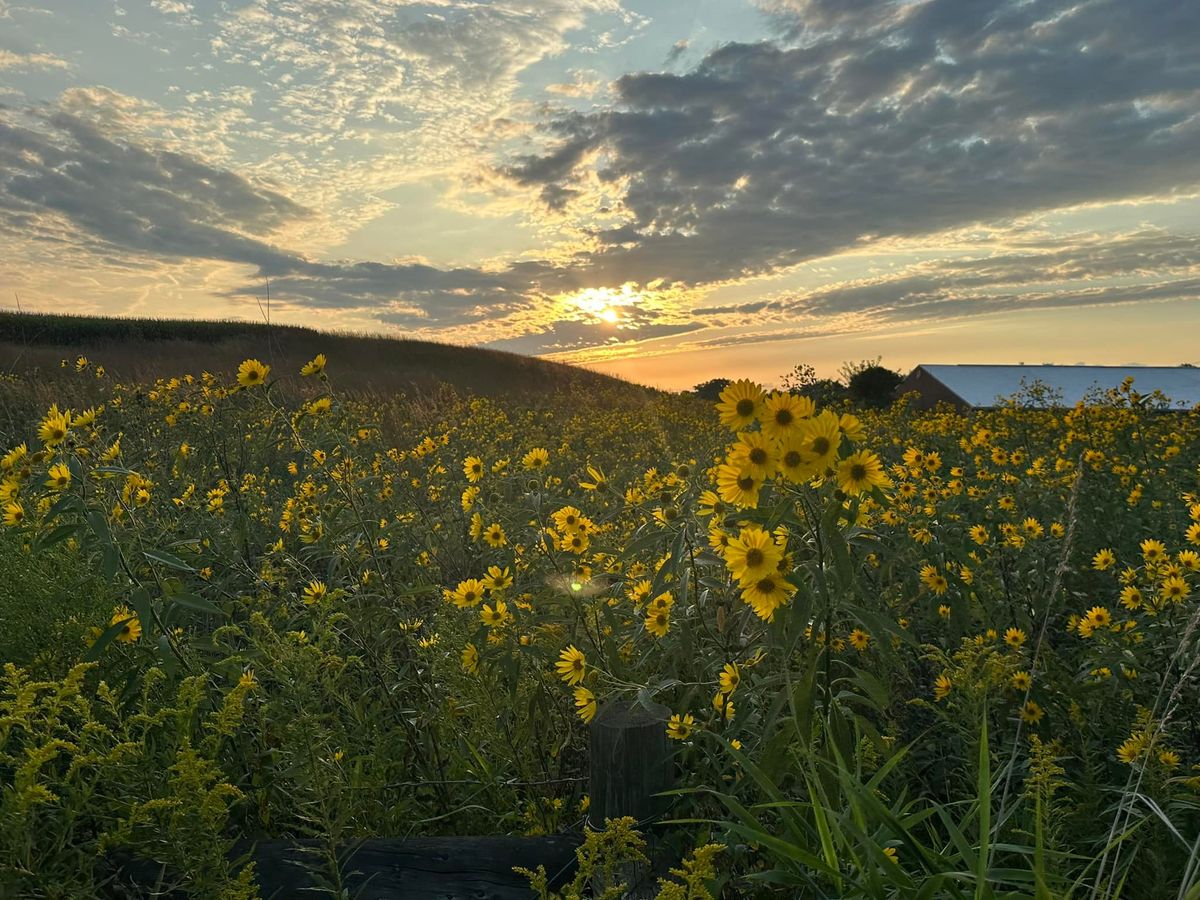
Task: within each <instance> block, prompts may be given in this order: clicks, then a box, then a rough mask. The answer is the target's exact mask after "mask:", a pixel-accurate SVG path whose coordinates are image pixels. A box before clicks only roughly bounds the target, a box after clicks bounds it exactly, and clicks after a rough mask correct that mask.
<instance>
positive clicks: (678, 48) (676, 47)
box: [663, 38, 689, 68]
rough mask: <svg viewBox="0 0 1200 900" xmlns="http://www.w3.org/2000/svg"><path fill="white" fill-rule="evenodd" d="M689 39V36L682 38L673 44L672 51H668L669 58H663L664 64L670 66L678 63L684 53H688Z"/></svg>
mask: <svg viewBox="0 0 1200 900" xmlns="http://www.w3.org/2000/svg"><path fill="white" fill-rule="evenodd" d="M688 44H689V41H688V39H687V38H681V39H680V40H678V41H676V42H675V43H674V44H672V45H671V49H670V51H669V52H668V53H667V58H666V59H665V60H663V66H665V67H667V68H670V67H671V66H673V65H674V64H675V63H677V62H678V61H679V59H680V57H682V56H683V54H685V53H687V49H688Z"/></svg>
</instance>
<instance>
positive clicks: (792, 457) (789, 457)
mask: <svg viewBox="0 0 1200 900" xmlns="http://www.w3.org/2000/svg"><path fill="white" fill-rule="evenodd" d="M800 463H801V457H800V451H799V450H789V451H788V452H787V453H785V454H783V464H784V466H786V467H787V468H789V469H794V468H796V467H797V466H798V465H800Z"/></svg>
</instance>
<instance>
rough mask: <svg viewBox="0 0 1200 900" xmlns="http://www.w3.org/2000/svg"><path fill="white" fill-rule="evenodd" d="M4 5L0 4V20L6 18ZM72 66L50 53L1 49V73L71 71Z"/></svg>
mask: <svg viewBox="0 0 1200 900" xmlns="http://www.w3.org/2000/svg"><path fill="white" fill-rule="evenodd" d="M4 15H5V13H4V5H3V4H0V19H3V18H4ZM70 68H71V64H70V63H69V62H67V61H66V60H65V59H61V58H59V57H57V56H54V55H53V54H50V53H15V52H13V51H12V50H4V49H0V72H2V71H4V70H6V69H10V70H18V71H19V70H21V69H70Z"/></svg>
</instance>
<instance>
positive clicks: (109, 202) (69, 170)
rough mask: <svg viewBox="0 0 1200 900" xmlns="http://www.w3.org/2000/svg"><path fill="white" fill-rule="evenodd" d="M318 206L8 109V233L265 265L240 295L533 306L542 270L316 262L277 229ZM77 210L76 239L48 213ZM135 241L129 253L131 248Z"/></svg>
mask: <svg viewBox="0 0 1200 900" xmlns="http://www.w3.org/2000/svg"><path fill="white" fill-rule="evenodd" d="M311 215H312V212H311V211H310V210H308V209H306V208H305V207H303V206H301V205H300V204H298V203H295V202H294V201H292V200H291V199H289V198H288V197H286V196H284V195H283V194H280V193H278V192H276V191H274V190H270V189H267V188H264V187H262V186H258V185H255V184H253V183H252V182H250V181H249V180H247V179H245V178H243V177H241V176H240V175H237V174H235V173H233V172H229V171H227V170H224V169H220V168H217V167H215V166H212V165H210V164H208V163H205V162H203V161H201V160H199V159H197V158H195V157H192V156H188V155H185V154H181V153H176V152H172V151H168V150H162V149H152V148H148V147H144V146H140V145H138V144H135V143H132V142H129V141H118V140H114V139H112V138H110V137H108V136H106V135H105V134H103V133H102V132H101V131H100V130H99V129H98V128H97V127H96V126H95V125H94V124H92V123H89V122H87V121H85V120H83V119H80V118H77V117H75V116H71V115H68V114H65V113H55V114H52V115H48V116H45V117H44V118H41V119H40V120H38V121H37V123H36V124H31V125H30V126H28V127H27V126H24V125H20V124H17V122H16V121H15V120H13V119H4V118H0V233H3V232H5V231H7V232H8V233H10V234H17V233H20V234H21V235H22V236H23V237H25V238H34V239H38V238H40V239H42V240H45V241H56V242H64V241H65V240H68V239H69V240H73V241H75V242H82V243H85V244H87V245H88V246H89V248H90V249H91V250H92V251H93V252H94V253H95V254H96V255H97V258H99V259H103V258H104V257H105V256H108V255H116V256H120V257H123V258H124V260H125V262H126V263H128V262H129V261H130V259H131V258H132V257H137V256H138V255H142V256H151V257H163V258H174V259H193V258H199V259H213V260H221V261H225V262H232V263H242V264H246V265H249V266H253V267H254V268H255V269H256V270H257V278H256V279H255V280H254V281H253V282H252V283H250V284H247V285H246V286H245V288H244V289H242V290H241V291H239V292H237V293H238V294H255V295H258V294H261V292H262V290H263V280H264V279H266V278H270V279H271V289H272V293H273V294H274V295H275V296H277V297H279V298H280V299H285V300H288V299H290V300H294V301H298V302H301V303H306V304H309V305H314V306H326V307H342V308H349V307H359V306H372V305H378V304H380V303H385V302H386V303H390V304H395V306H396V307H397V308H398V310H399V311H394V312H391V313H389V314H388V316H389V318H390V319H391V320H393V321H395V322H397V323H417V322H420V323H423V324H428V325H437V324H448V323H460V322H469V321H473V320H475V319H478V318H481V317H484V316H486V315H492V314H495V312H496V311H497V310H512V309H517V308H520V307H521V306H522V305H523V304H524V302H525V301H524V300H523V299H522V298H521V296H520V294H519V292H518V290H526V289H528V288H529V286H530V282H531V278H533V277H536V276H537V275H539V274H541V273H540V272H539V271H538V270H537V267H536V266H532V267H531V266H528V265H527V266H523V267H520V268H519V269H514V270H512V272H510V273H509V274H504V273H498V274H489V273H484V272H482V271H480V270H477V269H446V270H443V269H437V268H434V267H432V266H426V265H420V264H385V263H370V262H363V263H338V262H329V263H321V262H312V261H309V260H307V259H304V258H303V257H301V256H299V255H297V254H295V253H291V252H288V251H286V250H282V249H279V248H278V247H276V246H275V245H273V244H272V243H271V242H270V240H269V238H270V236H271V235H272V234H273V233H274V232H276V231H278V230H279V229H280V228H282V227H283V226H284V225H286V224H288V223H290V222H293V221H295V220H297V219H304V218H308V217H309V216H311ZM50 218H54V219H59V220H65V221H66V222H68V223H69V224H70V226H71V227H72V228H73V229H74V233H73V234H72V235H70V236H69V237H64V236H63V235H62V234H61V233H60V230H58V229H56V228H54V227H51V223H50V222H49V221H48V219H50ZM122 251H123V252H122Z"/></svg>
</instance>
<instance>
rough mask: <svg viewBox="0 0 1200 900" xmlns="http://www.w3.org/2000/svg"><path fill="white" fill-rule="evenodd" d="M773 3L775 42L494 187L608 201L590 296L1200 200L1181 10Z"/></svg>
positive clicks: (702, 68) (1194, 77)
mask: <svg viewBox="0 0 1200 900" xmlns="http://www.w3.org/2000/svg"><path fill="white" fill-rule="evenodd" d="M769 6H770V10H771V12H772V13H773V15H774V16H775V20H776V22H777V23H778V25H779V27H780V29H781V32H782V34H781V37H779V38H777V39H772V40H764V41H760V42H756V43H733V44H727V45H725V46H723V47H720V48H718V49H716V50H714V51H712V52H711V53H709V54H708V55H707V56H706V57H704V59H703V60H702V61H701V62H700V63H699V64H697V65H696V66H695V67H693V68H692V69H690V70H689V71H686V72H684V73H680V74H671V73H661V72H660V73H635V74H628V75H625V76H623V77H622V78H620V79H618V80H617V81H616V82H615V84H614V91H615V100H614V102H613V103H612V104H611V105H609V106H608V107H606V108H603V109H600V110H596V111H591V112H569V111H564V112H562V113H560V114H559V115H557V116H556V117H555V118H554V119H553V120H551V121H547V122H546V123H545V128H546V131H547V133H548V134H549V135H550V136H551V138H552V140H553V144H552V146H551V147H550V148H549V149H547V150H545V151H542V152H538V153H533V154H527V155H525V156H522V157H515V158H513V160H512V161H511V164H510V165H508V166H507V167H506V168H505V170H504V171H505V174H506V175H507V176H508V177H509V178H510V179H511V180H512V181H513V182H514V183H516V184H519V185H521V186H523V187H527V188H530V189H534V190H538V191H540V192H541V194H542V198H543V200H544V202H545V204H546V205H547V207H549V208H551V209H552V210H556V211H559V212H560V213H564V214H567V215H569V214H570V210H571V208H572V204H573V203H575V202H576V201H577V200H579V199H581V198H582V197H583V196H585V195H586V193H587V191H588V189H589V188H588V184H589V179H594V180H596V181H597V182H598V183H599V184H601V185H607V186H609V187H610V188H611V187H613V186H619V187H620V189H621V191H622V197H621V212H622V214H623V215H624V217H625V221H624V223H623V224H621V225H619V226H616V227H602V228H596V229H594V231H593V235H594V238H595V239H596V241H597V242H598V247H597V249H596V250H594V251H593V252H592V253H591V254H590V255H589V257H588V258H587V259H586V260H581V268H583V269H586V271H588V273H589V276H590V277H594V278H596V279H598V280H608V281H609V282H613V281H622V280H627V279H633V280H636V281H641V282H644V281H648V280H650V279H652V278H655V277H667V278H669V279H672V280H686V281H688V282H690V283H693V284H697V283H711V282H717V281H721V280H725V279H731V278H733V279H736V278H741V277H745V276H747V275H752V274H761V273H766V272H773V271H778V270H780V269H784V268H787V267H789V266H793V265H795V264H797V263H800V262H803V261H805V260H811V259H816V258H819V257H823V256H827V255H830V254H833V253H837V252H839V251H843V250H845V249H847V248H852V247H861V246H867V245H869V244H871V243H872V242H873V241H877V240H879V239H881V238H912V237H917V236H922V235H927V234H932V233H937V232H941V231H945V230H947V229H952V228H958V227H962V226H965V225H968V224H970V223H973V222H999V221H1004V220H1006V219H1009V218H1012V217H1017V216H1023V215H1027V214H1029V213H1032V212H1034V211H1037V210H1046V209H1053V208H1058V207H1063V206H1069V205H1072V204H1078V203H1083V202H1102V201H1114V200H1123V199H1128V198H1138V197H1146V196H1151V195H1163V194H1168V193H1170V192H1172V191H1176V190H1179V189H1180V188H1183V187H1187V186H1193V185H1196V184H1200V156H1198V155H1197V154H1196V153H1195V152H1194V148H1195V147H1196V146H1198V145H1200V115H1198V114H1197V109H1198V107H1200V57H1197V56H1196V54H1195V53H1194V52H1193V48H1194V46H1195V42H1196V40H1197V39H1198V38H1200V20H1198V19H1197V18H1196V17H1195V16H1194V15H1192V14H1191V13H1190V12H1189V11H1188V10H1187V9H1185V8H1184V7H1183V6H1180V5H1179V4H1178V3H1177V2H1174V0H1144V2H1142V3H1137V4H1130V3H1127V2H1123V0H1082V2H1080V0H1044V2H1034V3H1029V2H962V0H925V2H918V3H893V2H875V3H872V2H867V0H854V2H852V3H844V2H841V0H837V2H835V0H805V2H799V0H797V2H773V3H771V4H769Z"/></svg>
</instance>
